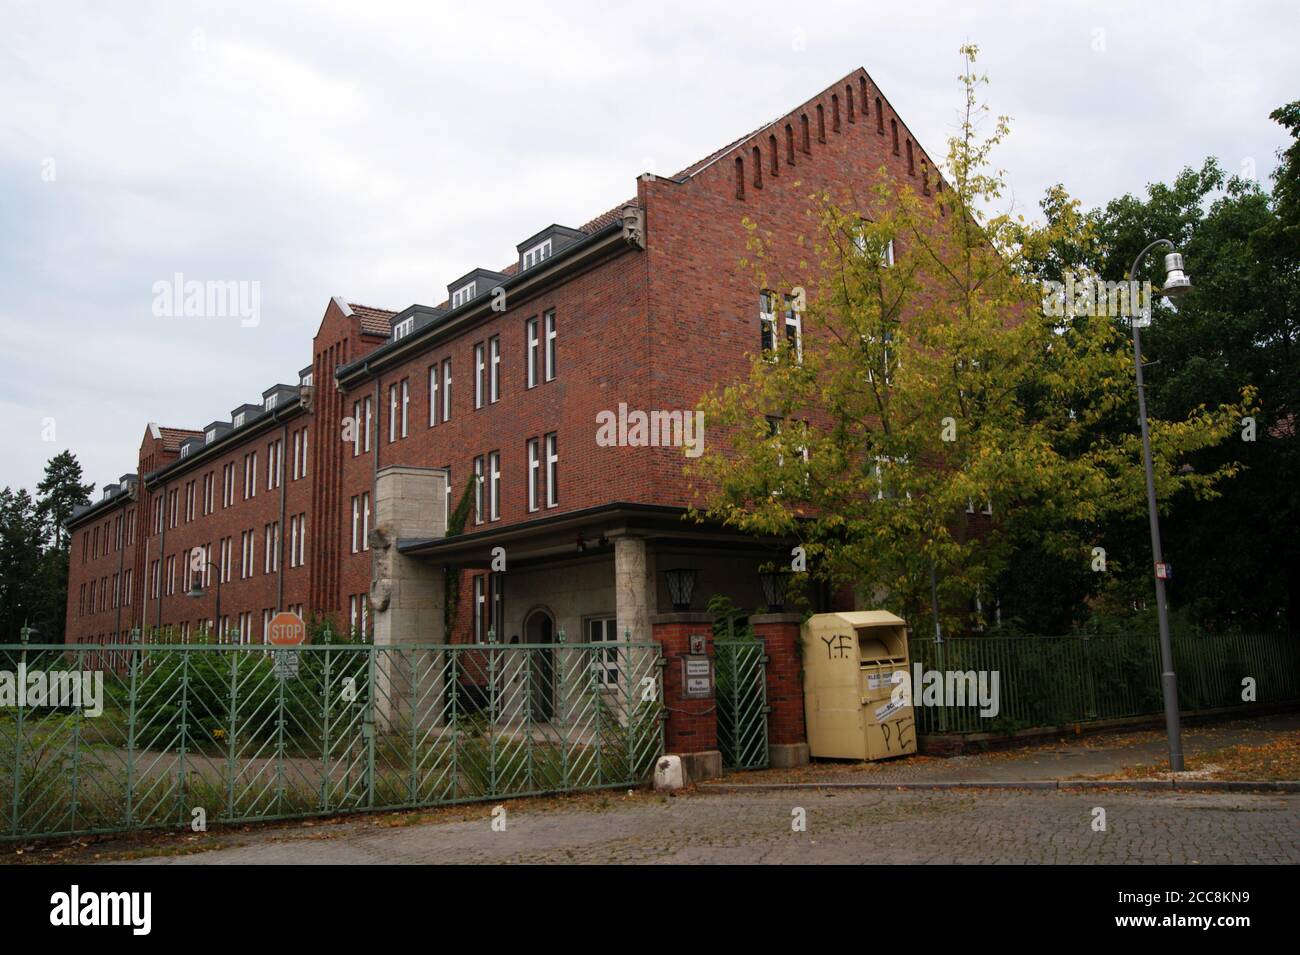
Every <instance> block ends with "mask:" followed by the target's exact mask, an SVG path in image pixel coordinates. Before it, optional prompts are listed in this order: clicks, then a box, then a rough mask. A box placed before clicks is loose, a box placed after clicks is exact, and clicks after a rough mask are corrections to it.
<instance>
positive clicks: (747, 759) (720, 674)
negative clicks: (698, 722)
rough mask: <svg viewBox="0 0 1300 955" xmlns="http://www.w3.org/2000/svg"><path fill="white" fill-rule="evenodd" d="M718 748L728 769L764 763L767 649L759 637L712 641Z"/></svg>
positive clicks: (761, 765)
mask: <svg viewBox="0 0 1300 955" xmlns="http://www.w3.org/2000/svg"><path fill="white" fill-rule="evenodd" d="M713 653H714V656H713V667H714V673H715V692H716V699H717V714H718V750H719V751H720V752H721V753H722V764H723V765H724V766H726V767H727V768H728V769H763V768H765V767H766V766H767V713H768V706H767V648H766V647H765V646H764V644H763V643H762V641H759V640H714V641H713Z"/></svg>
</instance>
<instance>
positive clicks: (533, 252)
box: [524, 239, 551, 269]
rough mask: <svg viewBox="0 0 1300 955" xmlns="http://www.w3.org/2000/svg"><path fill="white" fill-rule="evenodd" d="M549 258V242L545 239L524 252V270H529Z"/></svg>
mask: <svg viewBox="0 0 1300 955" xmlns="http://www.w3.org/2000/svg"><path fill="white" fill-rule="evenodd" d="M550 257H551V240H550V239H546V240H545V241H543V242H539V243H537V244H536V245H535V246H533V247H532V248H531V249H528V250H526V251H525V252H524V268H526V269H531V268H532V267H533V266H534V265H536V264H537V263H538V262H542V261H544V260H546V259H549V258H550Z"/></svg>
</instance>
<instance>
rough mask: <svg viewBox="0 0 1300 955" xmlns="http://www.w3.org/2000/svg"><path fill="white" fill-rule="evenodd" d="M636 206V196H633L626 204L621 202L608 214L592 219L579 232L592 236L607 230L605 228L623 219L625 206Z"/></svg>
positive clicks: (579, 228) (603, 213)
mask: <svg viewBox="0 0 1300 955" xmlns="http://www.w3.org/2000/svg"><path fill="white" fill-rule="evenodd" d="M634 205H636V196H633V197H632V198H631V199H628V200H627V201H626V202H620V203H619V204H618V205H616V206H615V207H614V208H613V209H610V210H609V211H608V212H602V213H601V214H600V215H598V216H596V218H594V219H592V220H591V221H590V222H588V223H587V224H586V225H583V226H579V227H578V231H579V232H585V233H587V234H588V235H591V234H592V233H593V232H599V231H600V230H601V229H603V228H605V226H607V225H609V224H610V223H611V222H617V221H618V220H620V219H622V218H623V207H624V206H634Z"/></svg>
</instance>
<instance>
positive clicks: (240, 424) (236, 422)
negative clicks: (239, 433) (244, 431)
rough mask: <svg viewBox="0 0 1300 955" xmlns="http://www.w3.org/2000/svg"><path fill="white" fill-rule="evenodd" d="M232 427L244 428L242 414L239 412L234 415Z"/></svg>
mask: <svg viewBox="0 0 1300 955" xmlns="http://www.w3.org/2000/svg"><path fill="white" fill-rule="evenodd" d="M234 425H235V427H236V428H242V427H243V426H244V412H242V411H241V412H239V414H237V415H235V420H234Z"/></svg>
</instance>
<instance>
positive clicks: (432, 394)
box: [429, 362, 438, 428]
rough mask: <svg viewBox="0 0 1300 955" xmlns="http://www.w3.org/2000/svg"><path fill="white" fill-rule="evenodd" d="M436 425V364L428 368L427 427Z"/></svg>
mask: <svg viewBox="0 0 1300 955" xmlns="http://www.w3.org/2000/svg"><path fill="white" fill-rule="evenodd" d="M437 423H438V363H437V362H434V363H433V364H432V365H430V366H429V427H430V428H432V427H433V426H434V425H436V424H437Z"/></svg>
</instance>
